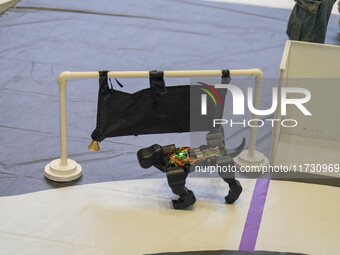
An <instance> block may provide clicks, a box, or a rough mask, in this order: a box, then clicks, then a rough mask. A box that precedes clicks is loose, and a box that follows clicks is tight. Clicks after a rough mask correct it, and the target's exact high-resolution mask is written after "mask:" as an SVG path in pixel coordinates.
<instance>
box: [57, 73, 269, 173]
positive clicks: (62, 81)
mask: <svg viewBox="0 0 340 255" xmlns="http://www.w3.org/2000/svg"><path fill="white" fill-rule="evenodd" d="M221 76H222V72H221V70H204V71H201V70H199V71H164V78H179V77H221ZM230 76H234V77H235V76H239V77H240V76H253V77H255V93H254V102H253V104H254V107H255V109H259V106H260V100H261V87H262V80H263V73H262V71H261V70H260V69H248V70H230ZM108 77H109V78H149V72H148V71H122V72H108ZM74 79H99V73H98V72H63V73H61V74H60V75H59V77H58V84H59V108H60V166H61V167H64V166H65V167H66V166H67V164H68V159H67V120H66V85H67V81H68V80H74ZM252 118H253V119H257V116H256V115H255V114H253V116H252ZM256 131H257V128H256V127H251V129H250V138H249V148H248V153H247V157H248V158H252V157H254V155H255V146H256Z"/></svg>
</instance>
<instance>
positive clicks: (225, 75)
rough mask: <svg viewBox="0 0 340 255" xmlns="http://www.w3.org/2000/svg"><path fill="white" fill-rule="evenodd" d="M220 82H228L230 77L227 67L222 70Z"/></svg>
mask: <svg viewBox="0 0 340 255" xmlns="http://www.w3.org/2000/svg"><path fill="white" fill-rule="evenodd" d="M221 78H222V84H229V82H230V80H231V78H230V71H229V69H226V70H222V76H221Z"/></svg>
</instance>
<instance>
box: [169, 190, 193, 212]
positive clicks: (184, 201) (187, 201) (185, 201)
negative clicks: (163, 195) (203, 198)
mask: <svg viewBox="0 0 340 255" xmlns="http://www.w3.org/2000/svg"><path fill="white" fill-rule="evenodd" d="M195 202H196V197H195V195H194V192H192V191H191V190H188V194H185V195H183V196H181V197H180V198H179V199H177V200H172V206H173V207H174V208H175V209H176V210H181V209H186V208H188V207H189V206H192V205H193V204H195Z"/></svg>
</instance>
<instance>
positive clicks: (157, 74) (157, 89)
mask: <svg viewBox="0 0 340 255" xmlns="http://www.w3.org/2000/svg"><path fill="white" fill-rule="evenodd" d="M149 78H150V89H151V97H152V102H153V109H154V110H159V109H160V104H159V100H160V95H161V94H165V93H166V88H165V81H164V72H162V71H157V70H153V71H150V72H149Z"/></svg>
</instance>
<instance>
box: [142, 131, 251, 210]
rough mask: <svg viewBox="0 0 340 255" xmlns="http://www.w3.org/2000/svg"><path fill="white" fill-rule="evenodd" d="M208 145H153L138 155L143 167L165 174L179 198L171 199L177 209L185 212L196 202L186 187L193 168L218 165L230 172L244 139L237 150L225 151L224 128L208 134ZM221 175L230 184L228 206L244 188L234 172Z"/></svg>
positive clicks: (221, 172)
mask: <svg viewBox="0 0 340 255" xmlns="http://www.w3.org/2000/svg"><path fill="white" fill-rule="evenodd" d="M206 142H207V144H206V145H201V146H200V147H199V148H190V147H179V148H176V146H175V145H174V144H171V145H166V146H161V145H159V144H154V145H152V146H150V147H148V148H143V149H141V150H139V151H138V152H137V158H138V161H139V164H140V166H141V167H143V168H150V167H151V166H154V167H156V168H157V169H159V170H160V171H162V172H163V173H165V174H166V177H167V180H168V184H169V186H170V188H171V190H172V192H173V193H174V194H176V195H178V196H179V198H178V199H177V200H172V205H173V207H174V208H175V209H185V208H187V207H190V206H192V205H193V204H195V202H196V197H195V195H194V192H193V191H191V190H189V189H188V188H187V187H185V183H186V178H187V177H188V175H189V173H190V172H192V169H193V168H194V166H197V165H198V166H209V165H210V166H212V165H219V166H220V167H222V166H225V167H224V168H223V169H228V166H233V165H234V160H233V158H234V157H236V156H237V155H239V154H240V153H241V152H242V150H243V148H244V146H245V139H244V138H243V141H242V143H241V145H240V146H238V147H237V148H235V149H229V150H228V149H226V148H225V139H224V130H223V127H222V126H221V127H220V128H219V129H214V130H212V131H210V132H209V133H208V134H207V135H206ZM220 169H221V168H220ZM229 169H230V167H229ZM218 174H219V175H220V177H221V178H222V179H223V180H224V181H225V182H226V183H228V185H229V193H228V195H227V196H226V197H225V201H226V203H227V204H233V203H234V202H235V201H236V200H237V199H238V198H239V196H240V194H241V193H242V186H241V184H240V182H239V181H238V180H236V179H235V173H234V172H231V171H230V172H225V171H218Z"/></svg>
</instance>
